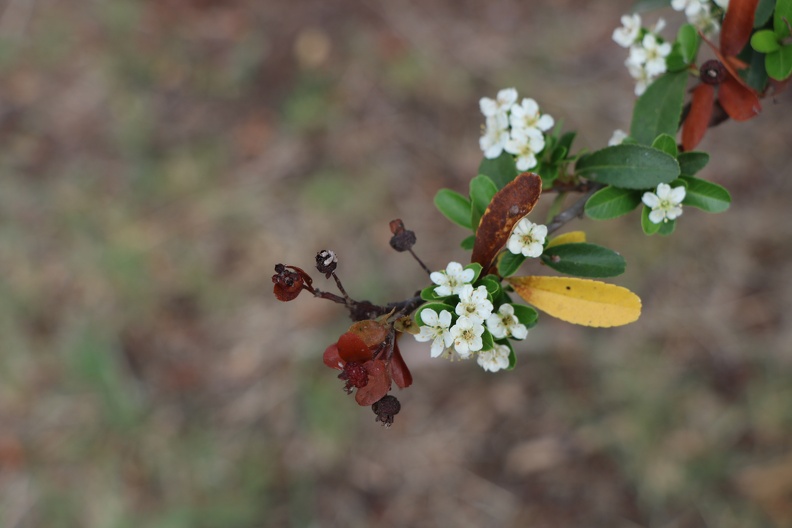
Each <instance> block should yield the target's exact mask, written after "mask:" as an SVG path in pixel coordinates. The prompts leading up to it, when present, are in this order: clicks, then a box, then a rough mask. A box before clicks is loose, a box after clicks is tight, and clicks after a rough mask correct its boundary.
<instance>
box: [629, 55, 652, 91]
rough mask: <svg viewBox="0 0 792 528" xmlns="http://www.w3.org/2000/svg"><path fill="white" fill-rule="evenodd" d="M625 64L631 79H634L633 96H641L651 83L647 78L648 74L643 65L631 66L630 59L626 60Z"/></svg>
mask: <svg viewBox="0 0 792 528" xmlns="http://www.w3.org/2000/svg"><path fill="white" fill-rule="evenodd" d="M625 64H626V65H627V71H628V72H630V75H631V76H632V78H633V79H635V95H641V94H643V93H644V92H645V91H646V87H647V86H649V83H651V82H652V80H653V79H652V78H651V77H650V76H649V73H648V72H647V71H646V68H644V67H643V65H641V64H633V63H631V62H630V59H627V62H625Z"/></svg>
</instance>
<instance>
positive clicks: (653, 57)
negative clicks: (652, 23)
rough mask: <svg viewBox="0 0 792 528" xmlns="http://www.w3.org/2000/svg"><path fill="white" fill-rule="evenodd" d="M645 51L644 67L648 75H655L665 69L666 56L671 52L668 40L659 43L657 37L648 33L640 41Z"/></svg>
mask: <svg viewBox="0 0 792 528" xmlns="http://www.w3.org/2000/svg"><path fill="white" fill-rule="evenodd" d="M641 44H642V45H643V49H644V51H645V53H646V60H645V61H644V62H645V64H644V68H646V72H647V73H648V74H649V76H650V77H657V76H658V75H660V74H661V73H665V71H666V57H667V56H668V54H669V53H671V44H669V43H668V42H663V43H660V42H659V41H658V40H657V37H656V36H655V35H653V34H652V33H648V34H646V35H645V36H644V38H643V40H642V41H641Z"/></svg>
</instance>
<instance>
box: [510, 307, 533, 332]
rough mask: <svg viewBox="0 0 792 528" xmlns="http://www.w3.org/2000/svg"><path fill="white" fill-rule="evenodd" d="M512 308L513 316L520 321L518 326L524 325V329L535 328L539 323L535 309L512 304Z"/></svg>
mask: <svg viewBox="0 0 792 528" xmlns="http://www.w3.org/2000/svg"><path fill="white" fill-rule="evenodd" d="M512 308H514V316H515V317H516V318H517V320H518V321H520V324H524V325H525V327H526V328H533V327H534V326H536V323H537V322H538V321H539V312H537V311H536V309H535V308H533V307H531V306H526V305H524V304H512Z"/></svg>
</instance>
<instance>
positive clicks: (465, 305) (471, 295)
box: [456, 284, 492, 323]
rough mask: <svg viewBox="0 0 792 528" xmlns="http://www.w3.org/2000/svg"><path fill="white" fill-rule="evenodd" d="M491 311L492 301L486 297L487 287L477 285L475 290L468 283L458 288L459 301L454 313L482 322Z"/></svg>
mask: <svg viewBox="0 0 792 528" xmlns="http://www.w3.org/2000/svg"><path fill="white" fill-rule="evenodd" d="M491 313H492V303H491V302H490V300H489V299H488V298H487V288H486V287H485V286H479V287H478V288H476V289H475V290H474V289H473V286H471V285H470V284H465V285H464V286H462V287H461V288H460V289H459V303H458V304H457V305H456V314H457V315H458V316H460V317H467V318H468V319H470V320H473V321H478V322H479V323H483V322H484V321H485V320H486V319H487V317H489V316H490V314H491Z"/></svg>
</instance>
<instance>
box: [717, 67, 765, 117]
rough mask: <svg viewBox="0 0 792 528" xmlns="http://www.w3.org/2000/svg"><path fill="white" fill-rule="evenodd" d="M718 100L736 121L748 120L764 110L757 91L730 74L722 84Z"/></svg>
mask: <svg viewBox="0 0 792 528" xmlns="http://www.w3.org/2000/svg"><path fill="white" fill-rule="evenodd" d="M718 101H719V102H720V104H721V106H722V107H723V109H724V110H726V113H727V114H729V117H731V118H732V119H734V120H735V121H747V120H749V119H751V118H753V117H755V116H756V115H757V114H759V112H760V111H761V110H762V105H761V104H760V103H759V97H757V96H756V92H754V91H753V90H752V89H750V88H746V87H745V86H743V85H742V84H741V83H740V82H738V81H737V80H736V79H735V78H734V77H732V76H728V77H727V78H726V80H725V81H723V82H722V83H721V84H720V88H719V89H718Z"/></svg>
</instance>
